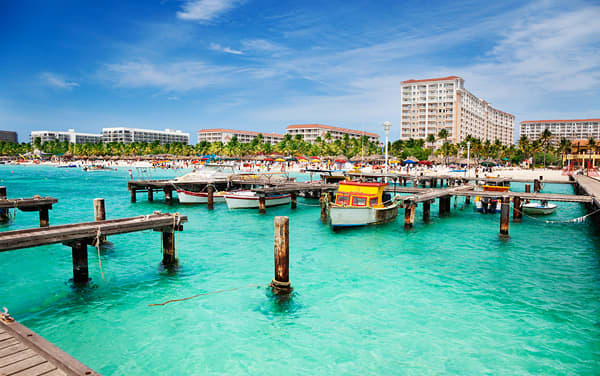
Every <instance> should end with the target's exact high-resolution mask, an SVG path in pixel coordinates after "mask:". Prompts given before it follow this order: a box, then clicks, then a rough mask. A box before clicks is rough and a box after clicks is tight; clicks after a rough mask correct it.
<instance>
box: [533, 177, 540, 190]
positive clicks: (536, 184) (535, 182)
mask: <svg viewBox="0 0 600 376" xmlns="http://www.w3.org/2000/svg"><path fill="white" fill-rule="evenodd" d="M540 188H541V187H540V181H539V180H537V179H534V180H533V193H538V192H539V191H540Z"/></svg>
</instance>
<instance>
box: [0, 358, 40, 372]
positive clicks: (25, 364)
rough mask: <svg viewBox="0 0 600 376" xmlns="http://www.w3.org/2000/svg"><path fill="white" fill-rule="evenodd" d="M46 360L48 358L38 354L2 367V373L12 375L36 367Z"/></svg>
mask: <svg viewBox="0 0 600 376" xmlns="http://www.w3.org/2000/svg"><path fill="white" fill-rule="evenodd" d="M44 362H47V360H46V359H44V358H42V357H41V356H39V355H37V354H36V355H34V356H32V357H30V358H27V359H23V360H21V361H19V362H16V363H13V364H10V365H7V366H4V367H0V375H7V376H10V375H12V374H13V373H17V372H20V371H23V370H26V369H29V368H31V367H35V366H37V365H38V364H42V363H44Z"/></svg>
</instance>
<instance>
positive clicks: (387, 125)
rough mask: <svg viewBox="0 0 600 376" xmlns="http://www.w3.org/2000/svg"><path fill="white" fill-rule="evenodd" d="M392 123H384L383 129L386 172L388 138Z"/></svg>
mask: <svg viewBox="0 0 600 376" xmlns="http://www.w3.org/2000/svg"><path fill="white" fill-rule="evenodd" d="M391 127H392V123H390V122H389V121H386V122H385V123H383V129H384V130H385V172H388V136H389V134H390V128H391Z"/></svg>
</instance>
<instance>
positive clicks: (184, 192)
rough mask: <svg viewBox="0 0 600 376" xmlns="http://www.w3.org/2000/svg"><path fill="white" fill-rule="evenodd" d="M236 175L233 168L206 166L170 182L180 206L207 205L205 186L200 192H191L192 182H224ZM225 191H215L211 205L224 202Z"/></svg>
mask: <svg viewBox="0 0 600 376" xmlns="http://www.w3.org/2000/svg"><path fill="white" fill-rule="evenodd" d="M235 173H236V171H235V169H234V168H233V166H223V165H213V164H206V165H203V166H202V167H201V168H199V169H197V170H194V171H193V172H190V173H188V174H185V175H183V176H179V177H177V178H175V179H173V180H172V183H173V185H174V186H175V190H176V192H177V199H178V200H179V202H180V203H181V204H207V203H208V192H207V191H206V186H204V188H203V189H204V190H202V191H193V190H192V188H194V187H195V185H193V184H185V183H193V182H206V181H213V182H214V181H215V180H224V179H227V178H229V177H230V176H232V175H234V174H235ZM226 193H227V192H225V191H217V192H214V194H213V203H220V202H225V194H226Z"/></svg>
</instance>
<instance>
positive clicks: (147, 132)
mask: <svg viewBox="0 0 600 376" xmlns="http://www.w3.org/2000/svg"><path fill="white" fill-rule="evenodd" d="M102 140H103V141H104V142H122V143H125V144H129V143H131V142H147V143H151V142H154V141H158V142H159V143H160V144H171V143H173V142H181V143H183V144H186V145H187V144H189V143H190V134H189V133H183V132H182V131H179V130H174V129H165V130H164V131H158V130H153V129H139V128H123V127H117V128H102Z"/></svg>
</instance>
